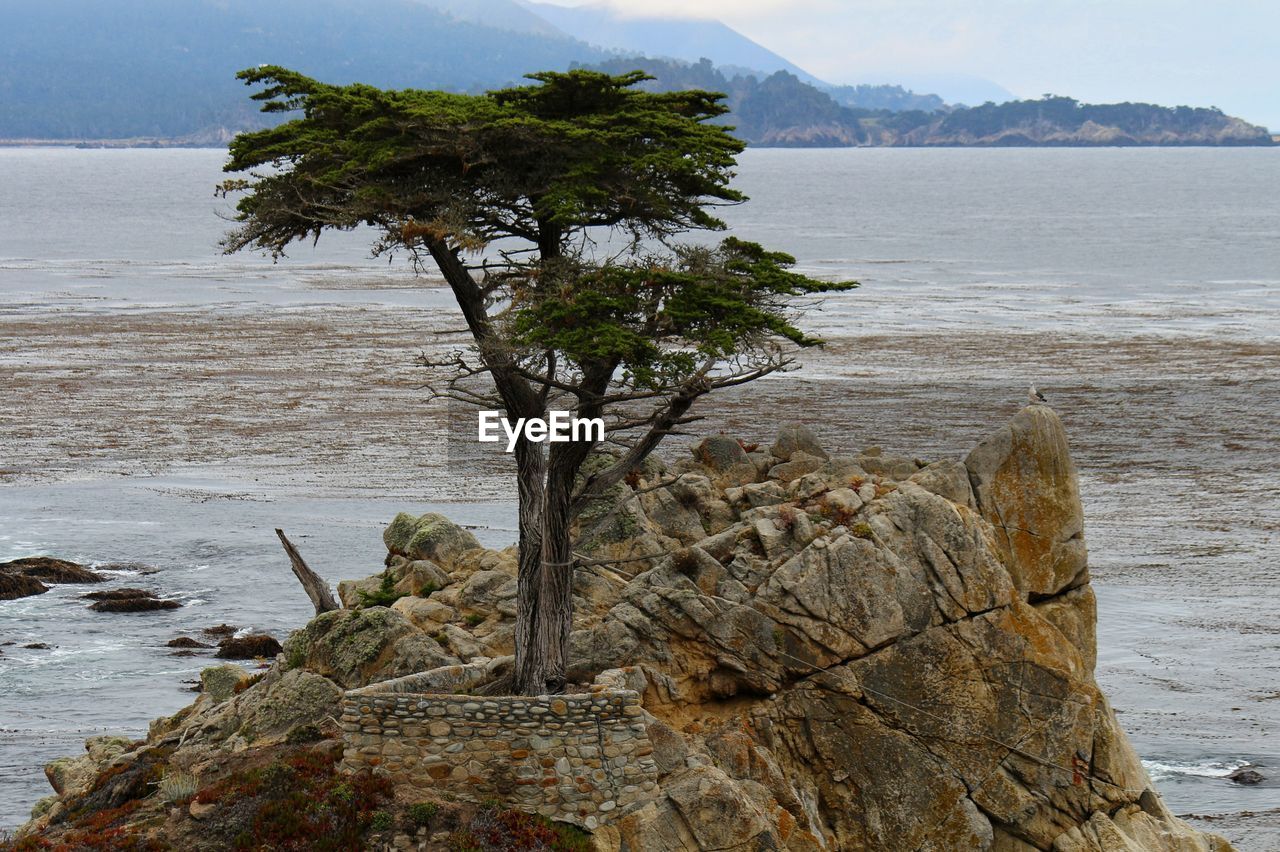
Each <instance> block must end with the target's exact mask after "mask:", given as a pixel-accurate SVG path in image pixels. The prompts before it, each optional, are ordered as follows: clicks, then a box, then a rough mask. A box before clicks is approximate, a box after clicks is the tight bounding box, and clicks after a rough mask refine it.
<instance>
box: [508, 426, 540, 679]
mask: <svg viewBox="0 0 1280 852" xmlns="http://www.w3.org/2000/svg"><path fill="white" fill-rule="evenodd" d="M546 473H547V460H546V455H545V453H544V452H543V448H542V445H541V444H534V443H531V442H529V441H526V440H525V439H524V438H523V437H522V438H520V441H519V443H517V444H516V483H517V487H518V491H519V498H520V506H519V513H520V515H519V528H520V560H519V568H518V579H517V581H516V582H517V592H516V633H515V645H516V666H515V687H514V689H513V691H514V692H515V693H517V694H519V695H540V694H542V693H543V692H544V691H545V687H544V683H545V678H544V677H543V667H542V654H540V653H539V650H540V646H539V643H538V639H537V637H538V613H539V610H540V603H541V591H542V588H541V577H542V535H543V524H544V519H545V516H546V502H545V498H546V494H545V491H544V490H543V489H544V482H545V480H546Z"/></svg>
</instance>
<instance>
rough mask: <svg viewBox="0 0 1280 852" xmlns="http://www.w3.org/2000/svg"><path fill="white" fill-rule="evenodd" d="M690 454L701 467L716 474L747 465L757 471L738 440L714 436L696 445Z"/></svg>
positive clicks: (691, 448) (690, 450)
mask: <svg viewBox="0 0 1280 852" xmlns="http://www.w3.org/2000/svg"><path fill="white" fill-rule="evenodd" d="M689 452H691V453H693V457H694V459H695V460H696V461H697V462H698V463H699V464H700V465H702V466H703V467H705V468H707V469H709V470H712V471H715V472H716V473H725V472H727V471H729V470H732V469H733V468H734V467H735V466H738V465H747V466H749V467H750V468H751V470H752V471H754V470H755V465H753V464H751V460H750V459H748V458H747V451H746V450H744V449H743V448H742V444H741V443H740V442H739V441H738V440H737V439H736V438H729V437H726V436H724V435H713V436H711V437H710V438H703V439H702V440H701V441H699V442H698V443H696V444H694V445H693V446H692V447H690V448H689Z"/></svg>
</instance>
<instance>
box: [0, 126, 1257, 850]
mask: <svg viewBox="0 0 1280 852" xmlns="http://www.w3.org/2000/svg"><path fill="white" fill-rule="evenodd" d="M223 157H224V154H223V153H222V152H219V151H79V150H41V149H19V150H14V149H9V150H5V149H0V187H2V189H0V399H3V401H4V402H3V405H0V560H3V559H7V558H14V557H18V556H25V555H31V554H40V553H49V554H54V555H58V556H62V557H66V558H70V559H75V560H79V561H85V562H93V563H99V564H107V563H114V564H126V565H128V567H126V568H123V569H121V570H120V571H119V572H118V574H117V576H118V577H119V579H118V581H117V585H119V584H127V585H144V586H146V587H148V588H152V589H155V590H156V591H158V592H160V593H163V594H165V595H169V596H173V597H175V598H177V599H178V600H180V601H182V602H183V604H184V607H183V608H182V609H179V610H174V611H170V612H164V613H159V614H152V615H139V616H113V615H105V614H97V613H93V612H90V611H88V610H87V609H86V608H85V603H86V602H85V601H83V600H81V599H80V598H79V595H81V594H83V592H84V591H85V590H84V589H82V588H79V587H73V586H61V587H54V588H53V590H52V591H50V592H49V593H47V594H45V595H41V596H37V597H33V598H27V599H24V600H20V601H10V602H0V643H14V644H0V652H2V653H0V827H5V826H12V825H16V824H18V823H20V822H22V821H24V820H25V818H26V815H27V812H28V811H29V809H30V807H31V805H32V804H34V802H35V801H36V800H37V799H38V798H40V797H41V796H43V795H46V794H47V793H48V792H49V790H48V789H47V783H46V782H45V781H44V778H43V773H42V771H41V766H42V765H43V763H44V762H46V761H48V760H50V759H52V758H53V757H57V756H60V755H63V754H74V753H76V752H78V751H79V750H80V740H82V739H83V738H84V737H85V736H89V735H92V734H95V733H102V732H126V733H132V734H135V735H141V734H143V733H144V732H145V730H146V723H147V722H148V721H149V720H150V719H152V718H154V717H156V716H159V715H161V714H164V713H170V712H173V711H174V710H176V709H177V708H179V707H180V706H182V705H184V704H186V703H188V702H189V700H190V699H191V698H192V697H193V696H192V695H191V694H190V693H189V692H187V691H184V682H185V681H189V680H191V679H192V678H194V677H196V676H197V674H198V672H199V670H200V668H202V667H203V666H204V665H207V664H208V661H207V660H206V659H204V658H182V657H173V656H170V655H169V649H168V648H166V647H165V642H167V641H168V640H169V639H171V638H173V637H174V636H176V635H178V634H179V633H180V632H182V631H188V632H189V631H194V630H198V629H199V628H201V627H205V626H209V625H214V624H218V623H222V622H227V623H231V624H234V625H237V626H240V627H243V628H247V629H255V630H266V631H270V632H272V633H275V634H276V635H278V636H280V637H282V638H283V636H284V635H286V634H287V632H288V631H289V630H291V629H293V628H295V627H297V626H299V625H300V624H302V623H303V622H304V621H305V620H306V618H307V616H308V612H309V605H308V603H307V600H306V598H305V596H304V595H303V593H302V591H301V589H300V588H299V587H298V585H297V583H296V581H294V580H293V578H292V576H291V575H290V573H289V571H288V570H287V563H286V562H285V561H284V560H283V554H282V553H280V552H279V547H278V544H277V543H276V542H275V539H274V535H273V534H272V532H271V530H272V528H273V527H276V526H283V527H285V528H286V529H287V530H289V531H290V533H291V535H293V537H294V538H295V540H296V541H297V542H298V544H299V546H300V548H301V549H302V551H303V553H304V554H305V555H306V556H308V557H309V559H310V561H311V562H312V564H313V566H314V567H316V568H317V569H318V570H320V571H321V572H322V573H324V574H325V575H326V576H328V577H329V578H330V579H331V580H333V581H335V582H336V581H337V580H338V579H341V578H344V577H357V576H365V575H367V574H370V573H373V572H374V571H376V570H378V569H379V567H380V563H381V557H382V553H381V542H380V532H381V527H382V525H383V524H385V523H386V521H388V520H389V519H390V518H391V517H392V515H394V514H395V512H397V511H400V510H402V509H409V510H414V511H427V510H430V509H437V510H441V511H447V512H448V513H449V514H451V515H452V516H453V517H455V518H456V519H458V520H460V521H463V522H466V523H469V524H471V525H473V526H475V527H476V528H477V531H478V532H477V534H478V535H479V536H480V537H481V539H482V540H483V541H484V542H485V543H486V544H491V545H505V544H507V543H509V542H510V541H511V540H512V538H513V533H512V531H511V527H512V526H513V515H514V512H513V507H512V505H511V501H510V498H509V494H510V492H509V489H508V488H507V486H506V480H505V479H504V478H503V476H502V471H501V469H495V470H492V471H486V472H484V473H483V474H482V475H475V476H465V477H464V476H460V475H459V471H457V470H455V469H453V468H452V467H451V466H450V465H448V464H447V463H445V462H444V461H443V460H442V459H441V452H440V449H439V448H440V447H441V446H443V444H444V438H445V436H444V435H443V433H442V431H441V430H442V429H443V426H442V422H443V421H442V420H441V418H440V417H439V416H438V412H437V413H435V414H433V413H432V412H431V411H427V410H424V409H423V407H422V406H421V405H420V404H419V403H418V399H419V398H420V390H419V386H420V385H421V381H420V377H419V376H417V375H416V372H415V370H416V368H415V367H414V366H413V361H414V358H415V357H416V356H417V354H418V352H419V351H420V350H421V349H423V348H430V347H432V346H434V345H436V340H437V338H439V337H440V335H439V334H438V332H440V331H445V332H447V331H448V330H449V329H450V328H456V325H457V323H456V320H455V319H454V318H453V316H452V314H451V312H450V310H449V301H448V299H447V298H446V294H443V293H441V292H439V291H436V290H432V289H430V288H424V287H422V286H420V285H421V282H418V281H415V280H414V279H413V277H412V276H411V275H410V274H409V272H408V270H407V269H406V268H405V267H404V264H403V263H401V262H399V261H395V262H393V263H391V264H390V265H389V264H388V263H387V262H386V261H385V260H372V259H369V258H368V257H367V245H368V239H367V235H366V234H359V233H356V234H346V235H339V236H338V237H336V238H334V239H332V240H325V241H323V242H322V243H321V244H320V246H319V247H317V248H311V247H304V248H300V249H299V250H298V251H297V252H296V254H295V255H294V256H293V257H291V258H290V259H289V260H287V261H283V262H281V263H279V264H275V265H273V264H271V263H270V262H269V261H267V260H264V259H261V258H256V257H251V256H236V257H233V258H225V257H223V256H221V255H220V254H219V252H218V250H217V246H216V243H217V240H218V238H219V236H220V235H221V233H222V232H223V231H224V230H225V228H226V227H227V223H226V222H225V221H224V220H223V219H222V218H220V215H225V213H226V206H225V203H224V202H221V201H219V200H217V199H216V198H215V197H214V195H213V189H212V187H213V185H214V183H215V182H216V181H217V180H218V179H219V169H220V166H221V163H222V160H223ZM739 185H740V186H741V188H743V189H744V190H745V191H746V192H747V193H748V194H749V195H750V196H751V197H752V201H751V202H749V203H748V204H746V205H743V206H740V207H736V208H732V209H728V210H726V211H724V215H725V218H726V219H728V220H729V221H730V223H731V225H732V226H733V228H734V229H735V232H736V233H738V234H739V235H741V236H744V237H748V238H752V239H757V240H760V241H761V242H764V243H766V244H768V245H769V246H771V247H775V248H778V249H782V250H785V251H788V252H790V253H792V254H794V255H795V256H796V257H797V259H798V262H799V265H800V266H801V267H803V268H804V269H806V270H809V271H812V272H815V273H817V274H822V275H830V276H839V277H844V278H856V279H858V280H860V281H862V282H863V287H862V288H861V289H859V290H857V291H855V292H853V293H850V294H847V295H841V296H839V297H836V298H832V299H830V300H828V301H827V302H826V303H825V304H824V305H823V306H822V309H821V311H820V312H815V313H813V314H812V315H811V316H810V317H809V318H808V320H807V322H808V324H809V326H810V327H811V328H814V329H817V330H818V331H819V332H820V333H822V334H823V335H824V336H825V337H827V338H828V340H829V341H830V343H829V346H828V347H827V348H826V349H825V350H824V351H822V352H815V353H812V354H806V356H805V363H804V365H803V366H804V369H802V370H801V371H799V372H798V373H796V374H794V375H793V376H789V377H787V378H785V379H782V380H779V381H773V382H765V383H761V385H760V386H759V387H757V388H753V390H752V391H751V393H750V395H747V394H742V395H739V396H738V397H727V398H725V399H723V400H720V401H718V402H716V403H714V404H713V405H712V407H711V408H710V409H709V410H708V413H711V414H712V415H713V416H715V417H716V418H719V419H720V420H721V422H725V423H727V424H728V425H729V428H730V429H731V430H732V431H736V432H738V433H740V434H743V435H744V436H747V437H752V438H765V439H767V438H768V437H769V435H770V434H771V433H772V431H773V430H774V429H775V428H776V422H777V418H778V416H779V414H778V412H779V411H782V412H794V413H795V414H794V416H801V415H800V412H804V414H803V417H804V418H805V419H807V420H809V421H810V422H812V423H813V424H814V425H815V427H816V428H818V430H819V431H820V433H821V434H822V436H823V438H824V439H825V441H826V442H827V443H828V444H829V445H830V446H831V447H832V448H835V449H839V450H856V449H859V448H861V447H863V446H867V445H869V444H873V443H874V444H882V445H884V446H885V447H886V448H887V449H890V450H893V451H901V452H905V453H910V454H912V455H915V456H920V457H926V458H937V457H945V456H958V455H960V454H962V453H964V452H965V451H966V449H967V448H968V447H969V446H971V445H972V444H973V443H975V442H976V441H977V440H979V439H980V438H981V437H982V436H983V434H984V433H985V432H986V431H988V430H989V429H991V428H992V427H994V426H996V425H998V424H999V423H1000V422H1002V421H1003V419H1004V418H1006V417H1007V416H1009V415H1010V414H1012V413H1013V412H1014V411H1016V410H1017V408H1018V406H1019V404H1020V402H1021V400H1022V398H1023V396H1024V394H1025V387H1026V385H1027V383H1028V382H1029V381H1036V382H1037V383H1038V384H1039V385H1040V386H1042V387H1043V388H1044V390H1045V392H1046V394H1048V395H1049V397H1050V401H1051V403H1052V404H1054V405H1055V407H1056V408H1057V410H1058V411H1059V412H1060V413H1061V414H1062V416H1063V419H1064V421H1065V422H1066V423H1067V426H1068V430H1069V432H1070V435H1071V438H1072V442H1073V446H1074V449H1075V453H1076V458H1077V462H1078V464H1079V466H1080V468H1081V480H1082V487H1083V492H1084V499H1085V503H1086V516H1087V524H1088V526H1087V538H1088V542H1089V548H1090V553H1091V563H1092V565H1093V571H1094V575H1095V580H1096V587H1097V591H1098V598H1099V625H1098V635H1099V666H1098V679H1099V681H1100V682H1101V684H1102V686H1103V688H1104V689H1105V690H1106V691H1107V692H1108V694H1109V695H1110V697H1111V699H1112V702H1113V704H1114V705H1115V707H1116V708H1117V710H1118V711H1119V712H1120V714H1121V715H1120V718H1121V721H1122V723H1123V724H1124V726H1125V727H1126V729H1127V730H1128V731H1129V733H1130V735H1131V737H1132V739H1133V741H1134V743H1135V745H1136V747H1137V748H1138V750H1139V752H1140V754H1141V755H1142V756H1143V758H1144V759H1145V760H1146V761H1147V762H1148V766H1149V768H1150V769H1151V771H1152V773H1153V776H1154V777H1155V778H1156V780H1157V781H1158V782H1159V784H1160V787H1161V790H1162V792H1163V794H1164V796H1165V798H1166V801H1167V802H1168V803H1169V804H1170V806H1171V807H1172V808H1173V809H1174V811H1175V812H1177V813H1184V814H1186V813H1193V814H1198V815H1210V816H1212V815H1222V816H1223V818H1222V819H1220V820H1217V821H1215V822H1213V823H1212V824H1213V825H1214V826H1216V828H1217V829H1218V830H1221V831H1224V832H1225V833H1227V834H1229V835H1231V836H1233V837H1234V838H1235V839H1237V840H1239V841H1240V842H1241V848H1245V849H1249V848H1259V849H1260V848H1268V847H1267V846H1266V845H1263V844H1266V843H1270V842H1272V840H1275V839H1276V838H1277V837H1280V829H1277V832H1275V833H1269V832H1270V828H1268V825H1260V824H1258V823H1257V820H1256V818H1254V817H1243V816H1240V814H1242V813H1244V812H1251V813H1255V814H1256V813H1261V814H1266V813H1268V812H1271V813H1273V814H1274V813H1276V809H1277V808H1280V746H1277V745H1276V743H1277V742H1280V608H1278V607H1277V606H1276V601H1277V593H1278V592H1280V478H1278V477H1277V475H1276V462H1277V458H1278V457H1280V455H1278V454H1280V151H1277V150H1267V149H1240V150H1230V149H1222V150H1214V149H1183V150H1179V149H1168V150H1160V149H1144V150H1123V149H1119V150H1106V149H1103V150H1072V149H1062V150H1017V149H1014V150H937V151H930V150H883V149H877V150H839V151H781V150H752V151H749V152H747V154H746V155H745V156H744V157H743V158H742V163H741V169H740V177H739ZM783 416H793V415H789V414H784V415H783ZM35 642H40V643H47V644H48V645H50V646H52V647H51V649H48V650H37V649H27V648H23V647H22V646H23V645H26V644H29V643H35ZM1245 763H1253V764H1255V765H1258V766H1259V767H1260V771H1262V772H1263V773H1264V774H1265V775H1267V776H1268V781H1267V782H1266V783H1265V784H1263V785H1262V786H1260V787H1255V788H1244V787H1239V786H1236V785H1234V784H1232V783H1230V782H1229V781H1227V780H1226V779H1225V777H1224V776H1225V775H1226V774H1227V773H1228V772H1230V771H1231V770H1232V769H1233V768H1235V767H1238V766H1241V765H1243V764H1245ZM1264 822H1265V820H1264ZM1274 822H1275V823H1277V824H1280V818H1277V819H1276V820H1274ZM1205 824H1206V825H1207V824H1209V823H1205Z"/></svg>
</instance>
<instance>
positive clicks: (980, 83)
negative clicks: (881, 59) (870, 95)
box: [862, 72, 1017, 106]
mask: <svg viewBox="0 0 1280 852" xmlns="http://www.w3.org/2000/svg"><path fill="white" fill-rule="evenodd" d="M862 82H863V83H867V84H870V85H877V84H880V85H898V86H903V87H905V88H907V89H911V90H914V91H917V92H933V93H934V94H936V95H937V96H938V97H940V98H942V99H943V100H944V101H946V102H947V103H949V104H960V105H964V106H977V105H978V104H984V103H987V102H991V103H997V104H1002V103H1004V102H1005V101H1012V100H1016V99H1017V98H1016V96H1015V95H1014V94H1013V92H1011V91H1009V90H1008V89H1006V88H1005V87H1004V86H1001V85H999V84H997V83H993V82H991V81H990V80H988V79H986V78H985V77H975V76H974V75H972V74H912V73H910V72H905V73H882V74H866V75H864V76H863V79H862Z"/></svg>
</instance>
